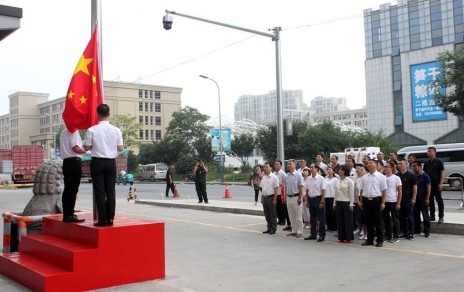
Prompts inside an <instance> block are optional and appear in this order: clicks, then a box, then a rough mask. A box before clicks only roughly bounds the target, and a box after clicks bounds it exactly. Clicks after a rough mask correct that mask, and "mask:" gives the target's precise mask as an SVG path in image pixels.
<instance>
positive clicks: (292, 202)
mask: <svg viewBox="0 0 464 292" xmlns="http://www.w3.org/2000/svg"><path fill="white" fill-rule="evenodd" d="M287 166H288V170H289V172H288V173H287V176H286V177H285V197H286V200H287V211H288V215H289V217H290V220H291V221H292V232H291V233H289V234H287V236H296V237H301V236H303V218H302V217H303V213H302V209H301V202H302V199H303V176H302V175H301V174H300V173H298V172H297V171H296V161H295V160H293V159H290V160H289V161H288V165H287Z"/></svg>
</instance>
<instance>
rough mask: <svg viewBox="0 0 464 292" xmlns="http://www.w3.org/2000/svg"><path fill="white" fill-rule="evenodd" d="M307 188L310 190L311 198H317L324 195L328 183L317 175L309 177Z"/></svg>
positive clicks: (306, 183)
mask: <svg viewBox="0 0 464 292" xmlns="http://www.w3.org/2000/svg"><path fill="white" fill-rule="evenodd" d="M305 188H306V189H307V190H308V194H309V197H310V198H315V197H318V196H320V195H322V190H325V189H326V182H325V179H324V178H323V177H322V176H320V175H319V174H316V176H314V177H313V176H312V175H310V176H308V178H307V179H306V182H305Z"/></svg>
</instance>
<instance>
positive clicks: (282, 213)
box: [274, 160, 292, 230]
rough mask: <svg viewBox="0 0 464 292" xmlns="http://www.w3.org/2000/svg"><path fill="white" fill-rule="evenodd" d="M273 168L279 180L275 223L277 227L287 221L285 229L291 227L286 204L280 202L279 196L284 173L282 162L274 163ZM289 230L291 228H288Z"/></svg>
mask: <svg viewBox="0 0 464 292" xmlns="http://www.w3.org/2000/svg"><path fill="white" fill-rule="evenodd" d="M274 167H275V175H276V176H277V178H278V179H279V193H278V195H277V205H276V212H277V219H278V220H279V221H278V222H277V225H285V220H287V227H286V228H288V227H289V226H292V224H290V219H289V218H288V212H287V204H285V203H284V202H282V198H281V196H280V194H281V192H282V183H283V181H284V180H285V171H283V170H282V161H280V160H276V161H275V163H274ZM290 230H291V227H290Z"/></svg>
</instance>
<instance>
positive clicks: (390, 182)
mask: <svg viewBox="0 0 464 292" xmlns="http://www.w3.org/2000/svg"><path fill="white" fill-rule="evenodd" d="M427 156H428V160H427V161H426V162H424V163H422V162H421V161H416V159H415V156H414V155H410V156H409V157H407V160H406V159H404V158H398V154H397V153H390V159H389V160H388V161H385V160H384V154H383V153H382V152H379V153H378V154H377V155H376V158H371V157H369V156H368V155H365V156H364V157H363V158H362V163H356V161H355V157H354V154H353V153H350V154H348V155H347V158H346V161H345V164H344V165H341V164H340V163H339V161H338V157H337V156H336V155H333V156H332V157H331V158H330V163H329V164H327V165H326V164H325V163H324V162H323V159H324V156H323V154H321V153H320V154H318V155H317V156H316V161H315V162H314V163H311V164H309V166H307V161H306V159H305V158H301V159H299V161H298V162H299V163H298V164H299V168H298V169H297V161H296V160H293V159H290V160H289V161H288V164H287V170H288V172H287V173H285V171H284V170H283V169H282V168H283V165H282V161H280V160H276V161H275V162H267V163H265V164H264V165H256V166H255V167H254V169H253V174H252V180H251V186H252V188H253V189H254V191H255V205H256V204H257V203H258V198H259V193H261V203H262V205H263V210H264V215H265V218H266V222H267V229H266V230H265V231H263V233H267V234H275V233H276V231H277V227H278V226H280V225H282V226H285V227H283V231H288V232H289V233H288V235H287V236H294V237H297V238H300V237H303V229H309V230H310V234H309V236H307V237H304V239H305V240H316V241H317V242H323V241H324V240H325V238H326V234H327V232H330V233H334V234H335V236H337V237H338V240H339V242H340V243H351V242H353V240H354V239H355V236H359V237H358V238H359V239H360V240H364V242H363V243H362V245H363V246H369V245H375V246H377V247H382V246H383V243H384V242H385V241H389V242H392V243H396V242H399V240H400V239H401V238H402V239H407V240H414V235H423V236H424V237H430V222H431V221H435V220H436V217H435V200H436V201H437V204H438V223H443V222H444V204H443V199H442V197H441V190H442V187H443V180H444V165H443V162H442V161H441V160H440V159H438V158H437V157H436V149H435V148H434V147H429V148H428V150H427ZM429 207H430V210H429ZM421 217H422V218H421ZM318 235H319V236H318Z"/></svg>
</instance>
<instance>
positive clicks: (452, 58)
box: [432, 45, 464, 116]
mask: <svg viewBox="0 0 464 292" xmlns="http://www.w3.org/2000/svg"><path fill="white" fill-rule="evenodd" d="M437 61H439V62H440V65H439V70H440V72H441V74H440V75H437V76H436V78H435V80H434V81H433V82H432V86H433V87H434V88H435V89H436V91H435V95H434V97H433V98H434V99H435V101H436V104H437V106H439V107H442V108H443V110H444V111H445V112H450V113H452V114H454V115H456V116H464V46H463V45H459V46H458V50H457V51H456V52H449V51H446V52H444V53H441V54H439V55H438V56H437ZM438 89H445V90H446V91H445V93H441V92H440V91H439V90H438Z"/></svg>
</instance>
